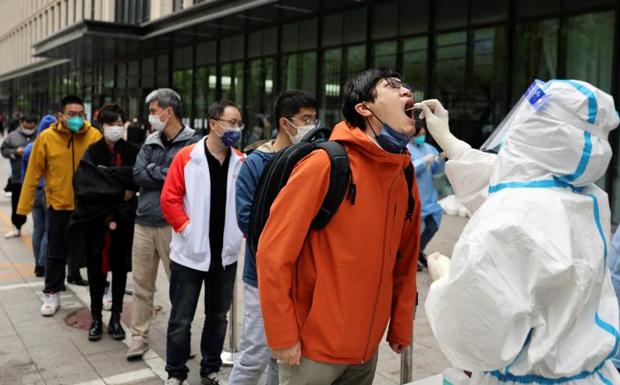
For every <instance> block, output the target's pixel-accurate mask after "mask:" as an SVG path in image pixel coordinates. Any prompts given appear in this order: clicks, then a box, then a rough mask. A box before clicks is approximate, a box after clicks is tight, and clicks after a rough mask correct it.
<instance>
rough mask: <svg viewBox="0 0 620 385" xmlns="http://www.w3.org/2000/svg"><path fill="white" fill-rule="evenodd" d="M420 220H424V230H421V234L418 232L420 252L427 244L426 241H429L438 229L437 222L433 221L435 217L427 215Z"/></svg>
mask: <svg viewBox="0 0 620 385" xmlns="http://www.w3.org/2000/svg"><path fill="white" fill-rule="evenodd" d="M422 221H423V222H424V231H422V234H420V254H421V253H422V252H423V251H424V249H425V248H426V245H428V243H429V242H430V241H431V239H432V238H433V235H435V233H436V232H437V230H439V228H438V227H437V223H436V222H435V219H433V216H432V215H429V216H427V217H426V218H424V219H422Z"/></svg>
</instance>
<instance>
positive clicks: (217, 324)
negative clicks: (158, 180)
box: [161, 101, 243, 385]
mask: <svg viewBox="0 0 620 385" xmlns="http://www.w3.org/2000/svg"><path fill="white" fill-rule="evenodd" d="M208 115H209V116H208V118H209V129H210V134H209V135H208V136H207V137H205V138H204V139H202V140H201V141H199V142H198V143H196V144H194V145H191V146H189V147H185V148H183V149H182V150H180V151H179V153H178V154H177V155H176V156H175V158H174V160H173V161H172V164H171V166H170V169H169V170H168V175H167V177H166V182H165V183H164V188H163V190H162V193H161V209H162V212H163V214H164V217H165V218H166V221H167V222H168V223H169V224H170V225H171V226H172V228H173V230H174V232H173V234H172V243H171V245H170V260H171V266H170V273H171V274H170V302H171V304H172V309H171V311H170V320H169V321H168V338H167V345H166V371H167V372H168V381H167V382H166V384H171V385H177V384H178V385H180V384H182V383H183V381H184V380H185V379H186V378H187V373H188V371H189V369H188V368H187V366H186V363H187V360H188V358H189V354H190V326H191V323H192V320H193V318H194V313H195V312H196V306H197V304H198V297H199V295H200V290H201V287H202V285H203V283H204V286H205V324H204V327H203V330H202V340H201V346H200V351H201V352H202V355H203V357H202V360H201V362H200V376H201V377H202V381H201V382H202V384H205V385H211V384H215V385H217V384H219V382H218V380H217V379H216V376H215V373H217V372H218V371H219V369H220V367H221V365H222V361H221V359H220V354H221V353H222V346H223V344H224V336H225V334H226V326H227V320H226V313H227V312H228V310H229V308H230V305H231V302H232V297H233V287H234V282H235V276H236V271H237V256H238V254H239V250H240V248H241V241H242V239H243V234H242V233H241V230H239V227H238V226H237V219H236V216H235V184H236V182H237V176H238V175H239V170H240V168H241V163H242V161H243V154H242V153H240V152H239V151H237V150H236V149H234V148H232V147H231V146H232V145H233V144H234V143H235V142H236V141H237V140H238V139H239V136H240V135H241V131H242V130H243V123H242V122H241V112H240V111H239V109H238V108H237V107H236V106H235V105H234V104H233V103H231V102H227V101H220V102H217V103H215V104H213V105H212V106H211V107H210V108H209V114H208Z"/></svg>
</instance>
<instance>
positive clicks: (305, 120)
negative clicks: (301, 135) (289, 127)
mask: <svg viewBox="0 0 620 385" xmlns="http://www.w3.org/2000/svg"><path fill="white" fill-rule="evenodd" d="M293 119H295V120H298V121H300V122H302V123H303V124H304V125H306V126H315V127H318V126H319V124H320V123H321V121H320V120H319V119H316V118H310V117H307V118H296V117H294V116H293V117H290V118H288V120H293Z"/></svg>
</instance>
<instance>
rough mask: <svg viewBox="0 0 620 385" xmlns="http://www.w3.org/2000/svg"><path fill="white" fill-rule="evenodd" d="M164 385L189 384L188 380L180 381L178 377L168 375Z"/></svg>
mask: <svg viewBox="0 0 620 385" xmlns="http://www.w3.org/2000/svg"><path fill="white" fill-rule="evenodd" d="M166 385H189V382H187V381H181V380H179V379H178V378H174V377H170V378H169V379H167V380H166Z"/></svg>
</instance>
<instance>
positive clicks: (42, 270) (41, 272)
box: [34, 265, 45, 278]
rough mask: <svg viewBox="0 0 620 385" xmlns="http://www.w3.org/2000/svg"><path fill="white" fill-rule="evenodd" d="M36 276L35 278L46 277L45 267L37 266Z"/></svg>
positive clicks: (35, 269)
mask: <svg viewBox="0 0 620 385" xmlns="http://www.w3.org/2000/svg"><path fill="white" fill-rule="evenodd" d="M34 276H35V277H39V278H41V277H45V266H43V265H36V266H35V267H34Z"/></svg>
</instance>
